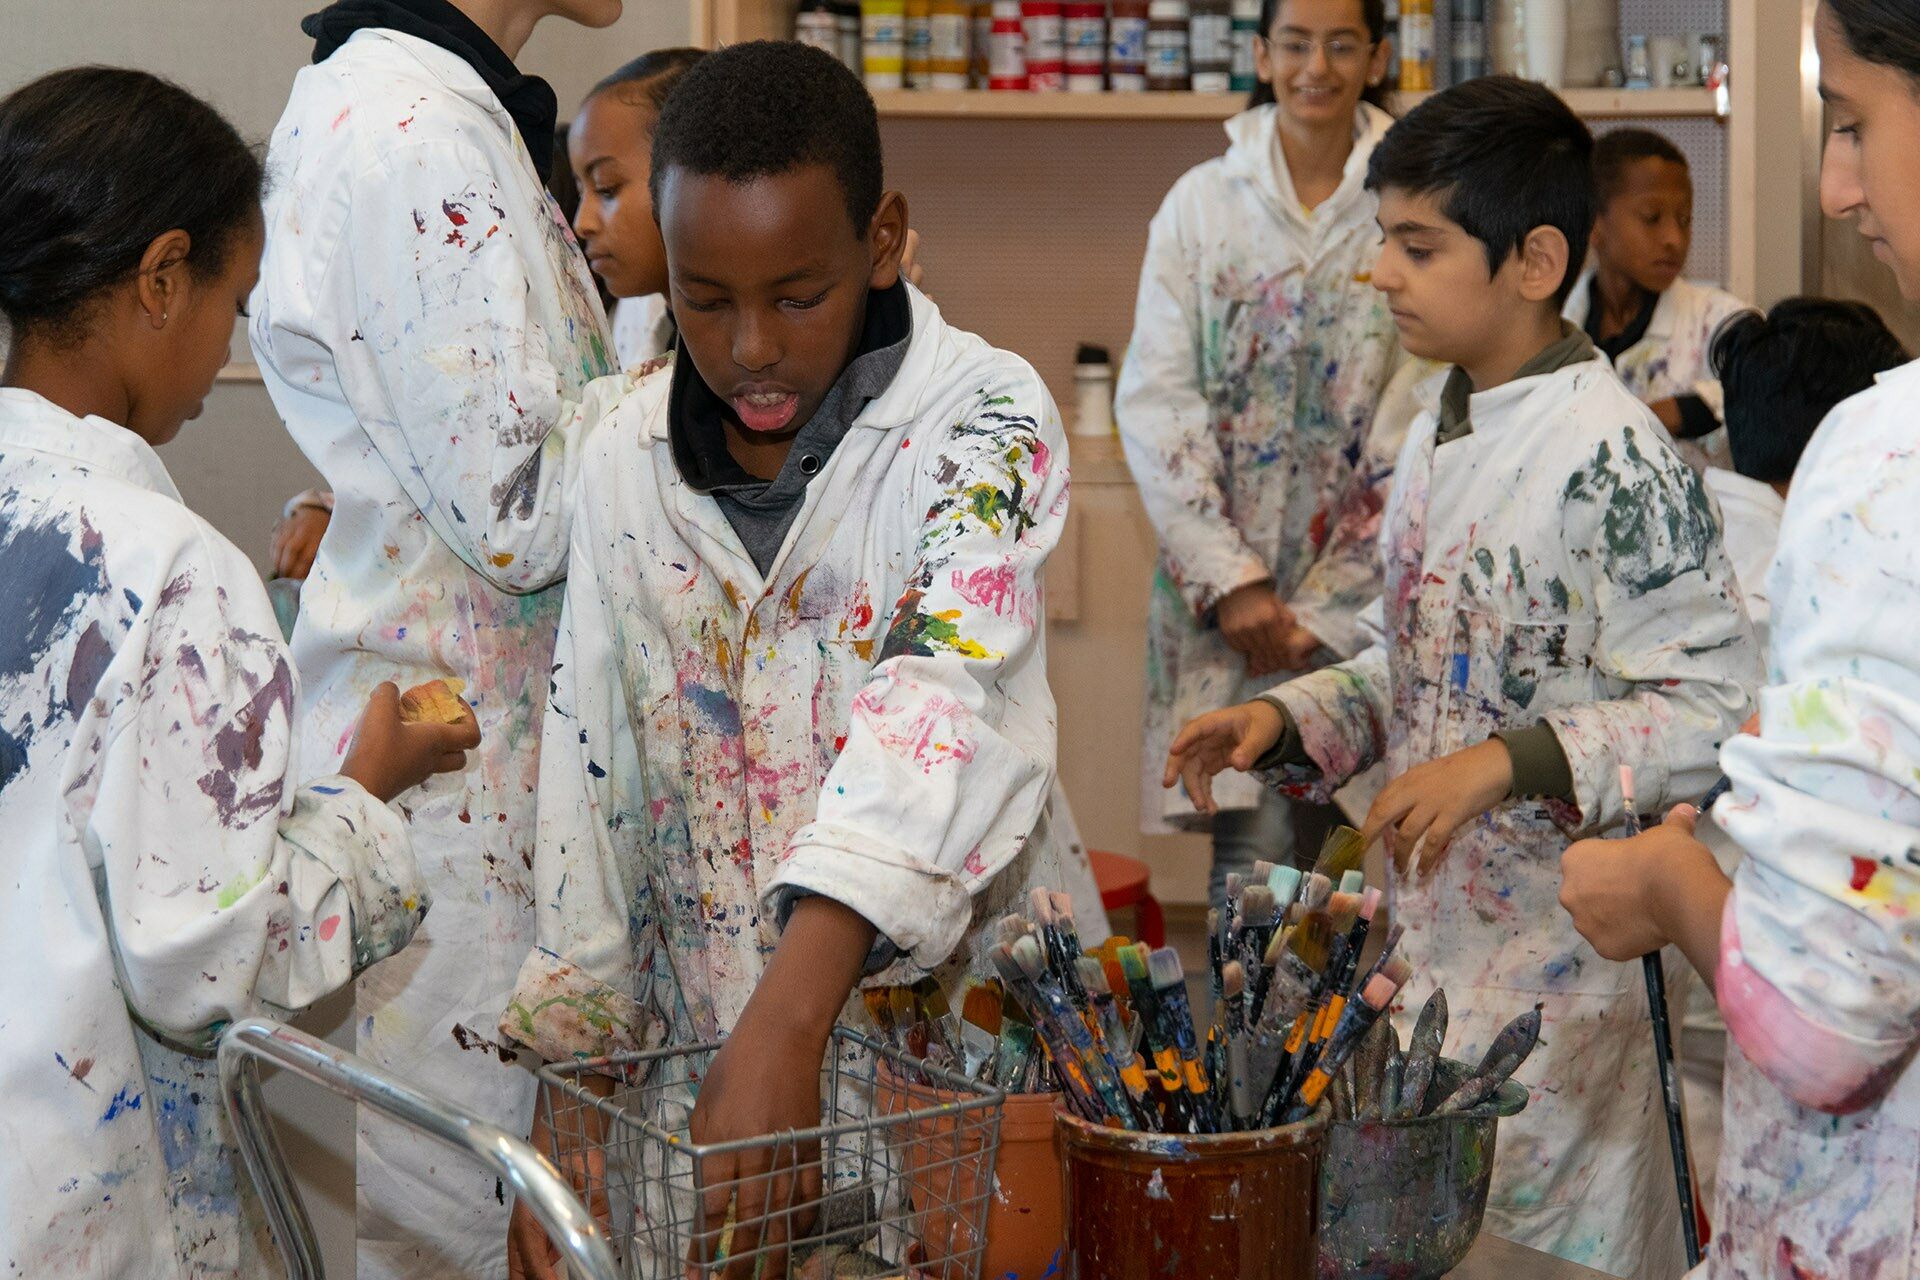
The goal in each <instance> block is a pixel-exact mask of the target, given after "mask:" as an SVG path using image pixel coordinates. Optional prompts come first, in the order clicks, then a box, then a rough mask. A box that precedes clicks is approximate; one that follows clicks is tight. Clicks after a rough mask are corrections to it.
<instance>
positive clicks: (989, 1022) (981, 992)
mask: <svg viewBox="0 0 1920 1280" xmlns="http://www.w3.org/2000/svg"><path fill="white" fill-rule="evenodd" d="M1000 1004H1001V996H1000V993H999V992H998V991H995V990H994V989H993V988H992V987H990V986H988V985H986V984H985V983H979V984H976V985H974V986H971V987H968V988H967V998H966V999H965V1000H963V1001H961V1003H960V1017H961V1018H962V1019H963V1020H965V1021H966V1022H969V1023H971V1024H973V1025H974V1026H976V1027H979V1028H980V1029H981V1030H982V1031H984V1032H986V1033H987V1034H988V1035H991V1036H997V1035H999V1034H1000V1026H1001V1022H1002V1017H1001V1013H1000Z"/></svg>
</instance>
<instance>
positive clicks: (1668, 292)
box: [1561, 129, 1746, 470]
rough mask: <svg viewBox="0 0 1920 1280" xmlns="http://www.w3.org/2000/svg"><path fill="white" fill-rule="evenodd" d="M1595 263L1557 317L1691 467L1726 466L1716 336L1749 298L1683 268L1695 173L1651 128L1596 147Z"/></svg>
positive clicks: (1625, 132)
mask: <svg viewBox="0 0 1920 1280" xmlns="http://www.w3.org/2000/svg"><path fill="white" fill-rule="evenodd" d="M1593 178H1594V195H1595V199H1596V201H1597V202H1598V203H1597V206H1596V210H1595V217H1594V229H1593V237H1592V250H1593V251H1592V254H1591V257H1592V260H1593V269H1592V270H1591V271H1588V272H1587V273H1586V274H1585V275H1584V276H1582V277H1581V278H1580V281H1579V283H1577V284H1575V285H1574V286H1573V292H1572V293H1570V294H1568V295H1567V301H1566V305H1565V306H1564V307H1563V309H1562V311H1561V314H1562V315H1564V316H1565V317H1566V318H1567V319H1568V320H1570V321H1572V322H1573V323H1574V324H1576V325H1579V326H1580V327H1581V328H1583V329H1585V330H1586V334H1587V336H1588V337H1589V338H1592V339H1593V342H1594V345H1595V346H1597V347H1599V348H1600V351H1601V354H1603V355H1605V356H1606V357H1607V359H1609V360H1611V361H1612V362H1613V368H1614V371H1615V372H1616V373H1618V374H1619V375H1620V380H1621V381H1623V382H1625V383H1626V384H1627V389H1628V390H1629V391H1631V392H1633V394H1635V395H1636V396H1639V397H1640V398H1641V399H1642V400H1644V401H1646V402H1647V403H1648V404H1649V405H1650V406H1652V408H1653V412H1654V416H1656V417H1658V418H1659V419H1660V423H1661V425H1662V426H1664V427H1666V429H1667V431H1668V432H1669V433H1670V434H1671V435H1672V436H1673V438H1674V447H1675V450H1676V451H1677V452H1678V453H1679V454H1680V456H1681V457H1682V458H1685V459H1686V460H1687V461H1688V462H1689V463H1690V464H1692V465H1693V466H1694V467H1695V468H1697V469H1700V470H1705V469H1706V468H1707V467H1709V466H1714V467H1727V466H1730V465H1732V463H1731V458H1730V455H1729V453H1728V446H1727V433H1726V430H1725V428H1724V427H1722V425H1721V423H1722V421H1723V420H1724V416H1725V414H1724V409H1723V406H1722V404H1721V393H1720V384H1719V382H1718V381H1717V380H1716V379H1715V378H1714V376H1713V370H1712V368H1711V367H1710V364H1711V362H1710V361H1709V359H1708V355H1709V348H1711V346H1712V345H1713V335H1714V333H1715V332H1716V331H1718V329H1719V328H1720V326H1721V325H1722V324H1723V323H1725V322H1726V320H1727V318H1728V317H1729V316H1733V315H1736V314H1738V313H1739V312H1740V311H1742V310H1744V309H1745V306H1746V304H1745V303H1743V302H1741V301H1740V299H1738V298H1736V297H1734V296H1733V295H1732V294H1730V293H1728V292H1726V291H1725V290H1724V289H1716V288H1714V287H1713V286H1712V285H1709V284H1698V283H1695V282H1694V281H1692V280H1688V279H1686V278H1685V277H1684V276H1682V275H1681V274H1680V273H1681V271H1683V270H1684V269H1685V268H1686V265H1687V251H1688V249H1689V248H1690V247H1691V245H1692V243H1693V178H1692V176H1691V175H1690V174H1689V173H1688V171H1687V158H1686V156H1685V155H1684V154H1682V152H1681V151H1680V149H1679V148H1678V147H1676V146H1674V145H1673V143H1671V142H1669V141H1668V140H1667V139H1666V138H1664V137H1662V136H1661V135H1660V134H1657V133H1654V132H1653V131H1652V130H1649V129H1615V130H1613V131H1612V132H1610V133H1608V134H1606V135H1605V136H1604V137H1602V138H1601V139H1600V140H1599V141H1598V142H1597V143H1595V144H1594V149H1593Z"/></svg>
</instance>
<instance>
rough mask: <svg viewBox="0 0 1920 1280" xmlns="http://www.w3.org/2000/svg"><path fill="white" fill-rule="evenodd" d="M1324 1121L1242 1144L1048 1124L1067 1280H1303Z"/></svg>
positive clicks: (1309, 1262) (1216, 1137)
mask: <svg viewBox="0 0 1920 1280" xmlns="http://www.w3.org/2000/svg"><path fill="white" fill-rule="evenodd" d="M1330 1114H1331V1112H1330V1111H1329V1110H1328V1108H1327V1107H1326V1106H1325V1104H1322V1105H1321V1107H1320V1108H1319V1110H1317V1111H1315V1112H1314V1114H1313V1115H1311V1116H1309V1117H1308V1118H1307V1119H1305V1120H1302V1121H1300V1122H1299V1123H1297V1124H1290V1125H1282V1126H1281V1127H1279V1128H1277V1129H1260V1130H1255V1131H1253V1132H1249V1133H1223V1134H1210V1135H1197V1136H1195V1135H1186V1134H1181V1135H1173V1134H1155V1133H1132V1132H1129V1131H1127V1130H1122V1129H1107V1128H1102V1127H1100V1126H1098V1125H1093V1124H1088V1123H1087V1122H1086V1121H1085V1120H1082V1119H1081V1118H1080V1117H1078V1116H1076V1115H1071V1114H1069V1113H1067V1112H1066V1111H1065V1110H1061V1111H1059V1112H1057V1113H1056V1116H1057V1122H1058V1125H1059V1137H1060V1144H1061V1147H1062V1149H1063V1151H1064V1154H1065V1168H1064V1170H1063V1171H1062V1176H1063V1178H1064V1180H1065V1183H1066V1212H1067V1261H1068V1264H1069V1266H1070V1268H1071V1272H1070V1274H1072V1275H1074V1276H1075V1277H1077V1280H1175V1278H1176V1277H1178V1278H1179V1280H1194V1278H1195V1277H1201V1276H1208V1277H1211V1276H1223V1277H1224V1276H1232V1277H1235V1278H1236V1280H1313V1277H1314V1269H1315V1266H1314V1264H1315V1259H1316V1257H1317V1255H1318V1248H1317V1246H1316V1244H1315V1239H1314V1232H1315V1224H1316V1221H1317V1218H1318V1215H1319V1210H1320V1153H1321V1147H1322V1144H1323V1142H1324V1140H1325V1138H1326V1131H1327V1121H1328V1118H1329V1116H1330Z"/></svg>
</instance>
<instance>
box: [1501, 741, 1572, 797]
mask: <svg viewBox="0 0 1920 1280" xmlns="http://www.w3.org/2000/svg"><path fill="white" fill-rule="evenodd" d="M1493 736H1494V737H1495V738H1498V739H1499V740H1500V741H1501V742H1502V743H1505V744H1506V748H1507V755H1508V756H1509V757H1511V758H1512V760H1513V787H1512V789H1511V791H1510V792H1509V794H1511V795H1513V796H1514V797H1516V798H1518V799H1523V800H1531V799H1536V798H1537V799H1542V800H1564V801H1566V802H1567V803H1568V804H1572V803H1573V801H1574V794H1573V766H1572V765H1571V764H1569V763H1568V762H1567V752H1566V748H1564V747H1562V746H1561V745H1560V735H1559V734H1557V733H1555V732H1554V731H1553V726H1552V725H1550V724H1548V723H1546V722H1545V721H1541V722H1539V723H1537V724H1530V725H1528V726H1527V727H1526V728H1524V729H1507V730H1503V731H1501V732H1499V733H1496V734H1494V735H1493Z"/></svg>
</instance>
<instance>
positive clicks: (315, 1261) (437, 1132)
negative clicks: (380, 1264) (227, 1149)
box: [219, 1018, 621, 1280]
mask: <svg viewBox="0 0 1920 1280" xmlns="http://www.w3.org/2000/svg"><path fill="white" fill-rule="evenodd" d="M219 1060H220V1088H221V1092H222V1094H223V1095H224V1096H225V1098H226V1104H227V1115H228V1116H229V1117H230V1118H231V1119H232V1121H233V1127H234V1132H235V1133H236V1134H237V1135H238V1141H239V1145H240V1155H241V1158H242V1159H243V1160H244V1161H245V1162H246V1166H247V1172H248V1174H249V1175H251V1176H252V1178H253V1185H254V1187H255V1188H256V1189H257V1190H258V1191H259V1193H260V1199H261V1200H262V1202H264V1204H265V1206H266V1212H267V1221H268V1224H269V1225H270V1226H271V1227H272V1229H273V1239H274V1243H275V1244H277V1245H278V1246H279V1249H280V1256H281V1259H282V1260H283V1261H284V1262H285V1264H286V1268H287V1275H288V1277H290V1280H324V1278H325V1276H326V1267H325V1265H324V1264H323V1263H322V1262H321V1260H320V1244H319V1240H318V1239H317V1237H316V1236H315V1235H314V1231H313V1223H312V1221H311V1220H310V1219H309V1218H308V1217H307V1209H306V1204H305V1203H304V1202H303V1201H302V1200H301V1198H300V1190H299V1187H298V1186H297V1185H296V1184H295V1182H294V1179H293V1174H292V1172H291V1171H290V1170H289V1169H288V1167H287V1158H286V1155H285V1153H283V1152H282V1151H281V1149H280V1144H279V1142H278V1140H277V1139H275V1137H274V1133H273V1120H272V1117H270V1116H269V1115H268V1114H267V1107H266V1101H265V1099H264V1098H263V1097H262V1095H261V1092H260V1063H262V1062H270V1063H272V1064H273V1065H275V1066H277V1067H279V1068H280V1069H281V1070H283V1071H290V1072H292V1073H293V1074H294V1075H297V1076H299V1077H300V1078H301V1079H303V1080H308V1081H311V1082H312V1083H314V1084H317V1085H319V1086H321V1087H322V1088H324V1089H327V1090H329V1091H331V1092H333V1093H336V1094H338V1095H340V1096H341V1097H343V1098H351V1099H352V1100H354V1101H355V1102H359V1103H364V1104H366V1105H367V1106H370V1107H373V1108H374V1109H375V1110H377V1111H380V1112H382V1113H384V1114H385V1115H387V1116H389V1117H391V1118H392V1119H395V1120H398V1121H400V1122H401V1123H402V1124H406V1125H409V1126H411V1127H413V1128H415V1129H418V1130H420V1131H421V1132H422V1133H425V1134H427V1135H428V1136H429V1137H433V1138H437V1139H439V1140H440V1141H441V1142H444V1143H446V1144H447V1145H448V1146H450V1147H453V1148H454V1149H455V1150H458V1151H461V1152H464V1153H465V1154H466V1155H468V1156H469V1157H471V1158H472V1159H474V1160H476V1161H478V1162H479V1163H481V1164H483V1165H485V1166H487V1168H489V1169H491V1170H493V1172H494V1173H495V1174H496V1175H497V1176H498V1177H499V1178H500V1180H501V1182H503V1183H505V1184H506V1186H507V1187H508V1188H510V1189H511V1190H512V1192H513V1194H514V1195H515V1196H516V1197H517V1198H518V1199H520V1200H521V1201H523V1202H524V1203H525V1204H526V1206H527V1207H528V1208H529V1209H531V1210H532V1211H533V1214H534V1216H535V1217H537V1218H538V1219H539V1220H540V1225H541V1226H543V1227H545V1228H546V1232H547V1238H548V1239H549V1240H551V1241H552V1242H553V1244H554V1247H556V1248H557V1249H559V1251H560V1254H561V1257H562V1258H563V1259H565V1261H566V1262H567V1264H568V1265H569V1266H571V1267H572V1268H573V1272H572V1274H573V1275H575V1276H576V1277H579V1278H580V1280H620V1275H621V1273H620V1268H619V1266H618V1265H617V1264H616V1263H615V1262H614V1257H613V1250H612V1249H611V1247H609V1245H608V1244H607V1238H606V1236H605V1234H604V1233H603V1232H602V1231H601V1230H600V1228H599V1226H598V1225H597V1224H596V1223H595V1222H594V1220H593V1218H592V1217H591V1216H590V1215H589V1214H588V1213H587V1210H586V1208H585V1207H584V1206H583V1205H582V1204H581V1203H580V1201H579V1200H578V1199H577V1198H576V1197H575V1196H574V1194H573V1190H572V1188H571V1187H570V1186H569V1185H568V1183H567V1181H566V1179H565V1178H563V1177H562V1176H561V1175H560V1173H559V1172H558V1171H557V1170H556V1169H555V1168H554V1167H553V1166H552V1165H551V1164H549V1163H548V1162H547V1160H546V1158H545V1157H544V1156H542V1155H541V1154H540V1153H539V1152H538V1151H536V1150H535V1149H534V1148H533V1147H532V1146H531V1145H529V1144H528V1143H527V1142H526V1141H525V1140H524V1139H522V1138H517V1137H515V1136H514V1135H512V1134H510V1133H508V1132H506V1131H505V1130H504V1129H501V1128H498V1127H497V1126H495V1125H491V1124H488V1123H487V1122H486V1121H484V1120H482V1119H480V1118H479V1117H478V1116H475V1115H473V1114H472V1113H471V1112H468V1111H465V1110H463V1109H461V1108H459V1107H456V1106H454V1105H452V1104H450V1103H448V1102H445V1101H442V1100H441V1099H439V1098H435V1097H432V1096H431V1095H429V1094H425V1093H422V1092H420V1091H419V1090H418V1089H415V1088H413V1087H412V1086H410V1085H407V1084H404V1083H402V1082H401V1081H399V1080H396V1079H394V1078H393V1077H392V1076H389V1075H387V1074H386V1073H384V1072H382V1071H380V1070H378V1069H376V1068H375V1067H373V1066H372V1065H370V1064H369V1063H367V1062H365V1061H363V1060H362V1059H360V1058H357V1057H355V1056H354V1055H352V1054H350V1053H348V1052H346V1051H345V1050H343V1049H338V1048H335V1047H334V1046H333V1045H330V1044H328V1043H327V1042H326V1041H324V1040H320V1039H317V1038H316V1037H314V1036H310V1035H308V1034H306V1033H305V1032H303V1031H296V1030H294V1029H293V1028H292V1027H289V1026H285V1025H282V1024H281V1023H277V1022H272V1021H269V1020H268V1019H266V1018H243V1019H241V1020H240V1021H238V1022H235V1023H234V1024H233V1025H232V1026H230V1027H228V1028H227V1030H226V1032H225V1033H224V1034H223V1035H222V1036H221V1037H220V1058H219ZM501 1243H502V1247H504V1246H505V1241H502V1242H501Z"/></svg>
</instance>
